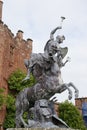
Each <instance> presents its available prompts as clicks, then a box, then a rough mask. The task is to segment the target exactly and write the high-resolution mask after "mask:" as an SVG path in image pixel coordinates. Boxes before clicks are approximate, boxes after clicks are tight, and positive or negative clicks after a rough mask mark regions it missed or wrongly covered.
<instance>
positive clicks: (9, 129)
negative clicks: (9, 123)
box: [7, 128, 75, 130]
mask: <svg viewBox="0 0 87 130" xmlns="http://www.w3.org/2000/svg"><path fill="white" fill-rule="evenodd" d="M7 130H75V129H71V128H8V129H7Z"/></svg>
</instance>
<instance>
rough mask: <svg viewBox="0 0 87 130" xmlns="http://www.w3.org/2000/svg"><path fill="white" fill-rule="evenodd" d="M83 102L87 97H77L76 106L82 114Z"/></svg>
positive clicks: (86, 100)
mask: <svg viewBox="0 0 87 130" xmlns="http://www.w3.org/2000/svg"><path fill="white" fill-rule="evenodd" d="M83 102H87V97H83V98H76V99H75V106H76V107H77V108H78V110H79V111H80V113H81V115H82V103H83Z"/></svg>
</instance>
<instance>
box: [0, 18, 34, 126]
mask: <svg viewBox="0 0 87 130" xmlns="http://www.w3.org/2000/svg"><path fill="white" fill-rule="evenodd" d="M32 42H33V41H32V40H31V39H27V40H24V39H23V32H22V31H21V30H19V31H18V32H17V34H16V36H14V35H13V34H12V32H11V30H10V29H9V28H8V26H7V25H5V24H4V23H3V22H2V21H1V20H0V88H4V89H5V94H6V95H7V94H8V84H7V80H8V77H9V76H10V74H11V73H12V72H13V71H15V70H16V69H18V68H19V69H21V70H23V71H25V72H26V67H25V66H24V59H29V57H30V54H31V53H32ZM5 113H6V107H5V106H4V107H3V109H2V110H0V124H2V123H3V122H4V118H5Z"/></svg>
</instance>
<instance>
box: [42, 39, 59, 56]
mask: <svg viewBox="0 0 87 130" xmlns="http://www.w3.org/2000/svg"><path fill="white" fill-rule="evenodd" d="M57 45H58V44H57V42H55V41H53V40H49V41H47V43H46V45H45V48H44V52H45V53H47V55H49V56H53V55H55V54H56V53H57V51H58V46H57Z"/></svg>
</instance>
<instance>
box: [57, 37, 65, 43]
mask: <svg viewBox="0 0 87 130" xmlns="http://www.w3.org/2000/svg"><path fill="white" fill-rule="evenodd" d="M63 40H65V36H64V35H62V36H60V35H58V36H57V37H56V41H57V42H58V43H59V44H60V43H63Z"/></svg>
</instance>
